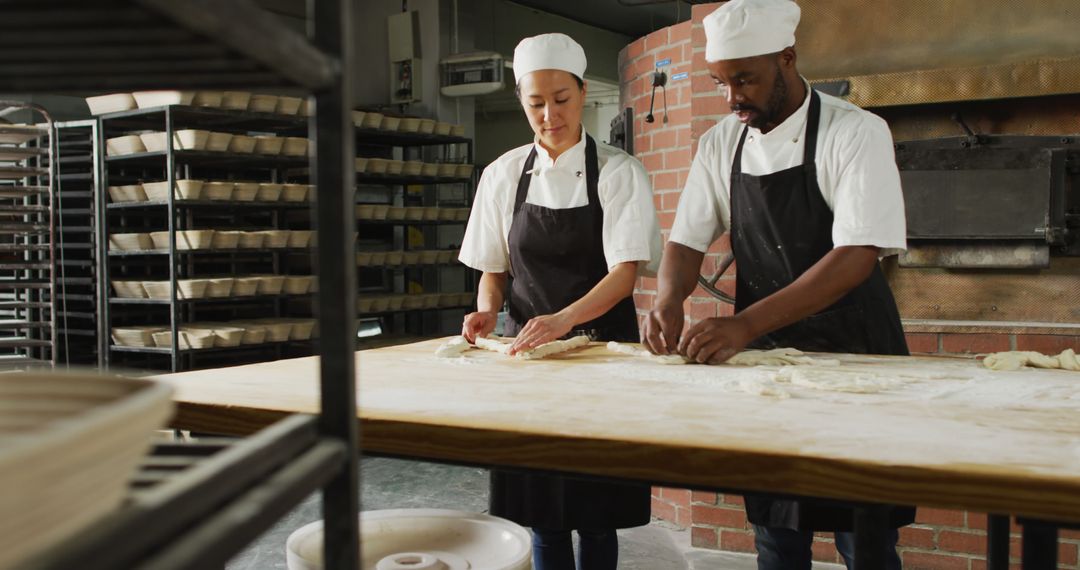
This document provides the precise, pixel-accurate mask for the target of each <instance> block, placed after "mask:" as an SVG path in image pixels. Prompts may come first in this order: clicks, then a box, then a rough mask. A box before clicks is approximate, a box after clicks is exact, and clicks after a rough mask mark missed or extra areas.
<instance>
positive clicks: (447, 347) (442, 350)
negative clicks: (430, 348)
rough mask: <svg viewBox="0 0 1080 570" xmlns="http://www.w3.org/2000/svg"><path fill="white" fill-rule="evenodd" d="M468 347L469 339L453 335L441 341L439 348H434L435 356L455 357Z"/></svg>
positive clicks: (469, 346)
mask: <svg viewBox="0 0 1080 570" xmlns="http://www.w3.org/2000/svg"><path fill="white" fill-rule="evenodd" d="M470 348H472V345H471V344H469V341H467V340H465V337H463V336H455V337H454V338H452V339H450V340H448V341H446V342H444V343H442V344H441V345H440V346H439V348H436V349H435V356H438V357H439V358H457V357H458V356H461V354H462V353H463V352H465V351H466V350H469V349H470Z"/></svg>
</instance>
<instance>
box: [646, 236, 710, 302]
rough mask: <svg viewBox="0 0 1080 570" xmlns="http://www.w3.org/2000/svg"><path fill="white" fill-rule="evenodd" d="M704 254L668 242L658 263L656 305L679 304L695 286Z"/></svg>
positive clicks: (679, 244)
mask: <svg viewBox="0 0 1080 570" xmlns="http://www.w3.org/2000/svg"><path fill="white" fill-rule="evenodd" d="M704 258H705V254H703V253H701V252H700V251H697V250H695V249H693V248H690V247H687V246H685V245H683V244H681V243H675V242H673V241H669V242H668V243H667V245H666V246H664V258H663V260H662V261H661V262H660V272H659V275H658V277H659V284H658V285H657V292H656V296H657V303H659V304H665V303H676V304H681V303H682V302H683V301H684V300H685V299H686V298H687V297H689V296H690V293H693V292H694V287H696V286H697V278H698V272H699V271H701V261H702V260H703V259H704Z"/></svg>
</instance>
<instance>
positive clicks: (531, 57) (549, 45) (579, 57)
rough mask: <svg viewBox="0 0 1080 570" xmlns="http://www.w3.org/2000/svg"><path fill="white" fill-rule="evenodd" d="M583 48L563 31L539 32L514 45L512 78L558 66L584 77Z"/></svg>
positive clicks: (581, 77) (516, 79) (578, 76)
mask: <svg viewBox="0 0 1080 570" xmlns="http://www.w3.org/2000/svg"><path fill="white" fill-rule="evenodd" d="M585 64H586V60H585V50H583V49H581V45H579V44H578V43H577V42H575V41H574V40H573V38H571V37H570V36H568V35H566V34H540V35H539V36H533V37H531V38H525V39H523V40H521V41H520V42H519V43H518V45H517V47H516V48H514V81H521V78H522V77H525V76H526V75H528V74H530V73H532V72H534V71H536V70H538V69H559V70H562V71H567V72H570V73H572V74H574V75H576V76H577V78H578V79H584V78H585Z"/></svg>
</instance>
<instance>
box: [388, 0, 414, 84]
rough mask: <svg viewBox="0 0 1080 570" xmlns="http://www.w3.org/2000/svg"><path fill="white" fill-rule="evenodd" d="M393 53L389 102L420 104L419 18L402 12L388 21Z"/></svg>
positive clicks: (391, 54) (390, 50)
mask: <svg viewBox="0 0 1080 570" xmlns="http://www.w3.org/2000/svg"><path fill="white" fill-rule="evenodd" d="M387 27H388V33H387V39H388V41H389V53H390V102H391V103H395V104H404V103H415V102H417V101H419V100H420V76H421V68H420V14H419V12H416V11H415V10H414V11H411V12H402V13H400V14H394V15H393V16H390V17H389V18H387Z"/></svg>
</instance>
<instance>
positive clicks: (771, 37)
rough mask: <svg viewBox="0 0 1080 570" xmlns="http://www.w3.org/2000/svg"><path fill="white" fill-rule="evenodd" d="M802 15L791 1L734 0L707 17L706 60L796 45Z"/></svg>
mask: <svg viewBox="0 0 1080 570" xmlns="http://www.w3.org/2000/svg"><path fill="white" fill-rule="evenodd" d="M800 14H801V11H800V10H799V5H798V4H796V3H795V2H793V1H792V0H731V2H728V3H726V4H724V5H723V6H720V7H719V8H717V9H716V10H714V11H713V12H712V13H711V14H709V15H708V16H705V20H704V22H703V24H704V26H705V61H709V62H712V61H720V60H723V59H740V58H744V57H753V56H756V55H765V54H767V53H776V52H778V51H781V50H783V49H784V48H787V47H790V46H793V45H795V27H796V26H798V25H799V15H800Z"/></svg>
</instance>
